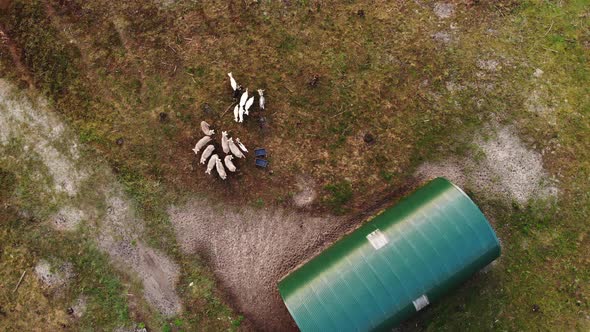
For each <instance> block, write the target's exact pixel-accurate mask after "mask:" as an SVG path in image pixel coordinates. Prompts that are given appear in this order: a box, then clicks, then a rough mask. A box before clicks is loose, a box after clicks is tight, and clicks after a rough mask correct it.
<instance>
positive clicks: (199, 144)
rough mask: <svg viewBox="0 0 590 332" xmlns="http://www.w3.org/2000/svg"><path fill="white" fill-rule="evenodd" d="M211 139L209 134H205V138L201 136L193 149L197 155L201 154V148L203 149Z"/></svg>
mask: <svg viewBox="0 0 590 332" xmlns="http://www.w3.org/2000/svg"><path fill="white" fill-rule="evenodd" d="M210 141H211V137H209V136H204V137H203V138H201V139H200V140H199V141H198V142H197V144H195V148H194V149H193V151H194V152H195V154H196V155H198V154H199V150H201V149H202V148H203V147H204V146H205V144H207V143H209V142H210Z"/></svg>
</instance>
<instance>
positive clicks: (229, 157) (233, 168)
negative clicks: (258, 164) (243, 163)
mask: <svg viewBox="0 0 590 332" xmlns="http://www.w3.org/2000/svg"><path fill="white" fill-rule="evenodd" d="M232 159H234V156H232V155H231V154H228V155H227V156H225V159H224V160H223V161H224V162H225V167H227V169H228V170H229V171H230V172H235V171H236V165H234V163H233V162H232Z"/></svg>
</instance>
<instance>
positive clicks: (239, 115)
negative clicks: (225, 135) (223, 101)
mask: <svg viewBox="0 0 590 332" xmlns="http://www.w3.org/2000/svg"><path fill="white" fill-rule="evenodd" d="M227 76H229V83H230V84H231V88H232V89H233V90H234V98H236V99H237V98H238V97H240V102H239V103H237V104H236V107H234V121H235V122H244V115H249V114H250V107H252V104H254V95H252V96H251V97H250V98H248V88H246V91H244V89H243V88H242V86H241V85H238V83H237V82H236V80H235V79H234V77H233V75H232V73H227ZM258 95H259V96H260V98H258V105H259V107H260V109H261V110H264V90H262V89H258Z"/></svg>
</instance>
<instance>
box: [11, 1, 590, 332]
mask: <svg viewBox="0 0 590 332" xmlns="http://www.w3.org/2000/svg"><path fill="white" fill-rule="evenodd" d="M7 3H9V4H8V5H7V6H8V7H7V9H5V10H3V11H2V10H0V28H1V30H2V33H3V34H2V36H0V37H2V41H1V43H2V44H1V45H0V46H2V47H0V76H2V78H4V79H7V80H9V81H11V82H13V83H14V84H16V85H17V86H19V87H20V88H22V89H27V88H28V90H29V91H30V93H31V94H32V95H34V96H37V95H40V96H43V97H44V98H46V99H47V100H48V103H49V108H50V109H51V110H52V112H54V113H55V114H57V116H58V117H59V119H61V120H62V121H63V122H64V123H65V124H66V125H67V126H68V127H69V128H71V130H72V133H73V136H75V137H74V139H76V140H77V141H78V142H80V144H82V145H83V146H84V149H85V150H84V151H85V152H84V153H85V155H87V156H88V158H96V159H97V160H100V161H101V162H102V161H104V162H105V164H106V165H108V167H109V168H110V170H111V171H112V173H113V174H115V176H116V180H117V181H118V182H119V183H121V184H122V186H123V188H124V189H125V191H126V194H127V195H128V196H129V197H130V200H131V201H132V203H133V207H134V209H135V210H136V211H137V214H138V216H139V217H140V218H142V219H143V220H144V222H145V232H144V234H143V239H144V240H145V242H146V243H147V244H148V245H149V246H151V247H153V248H156V249H158V250H161V251H162V252H164V253H166V254H167V255H169V256H170V257H172V259H173V260H174V261H175V262H176V263H177V264H178V265H179V266H180V281H179V282H178V284H177V292H178V293H179V294H180V297H181V299H182V301H183V303H184V311H182V312H181V313H180V314H178V315H176V316H173V317H163V316H160V315H158V314H155V313H154V312H153V309H152V308H150V307H149V305H148V304H147V303H145V301H143V300H136V301H134V300H133V298H141V296H139V295H138V294H140V293H141V284H140V283H138V281H137V280H132V278H129V277H128V276H126V275H125V274H122V273H120V271H119V270H118V269H117V268H116V267H115V266H113V265H112V264H111V263H109V259H108V257H107V256H105V255H104V253H102V252H101V251H100V250H98V249H97V246H96V243H95V242H94V240H93V239H92V238H91V237H90V236H89V235H88V234H87V233H85V232H72V233H63V232H57V231H55V230H53V229H51V228H49V227H48V226H47V224H46V223H45V222H44V220H45V219H47V218H49V217H50V216H51V215H52V214H53V213H55V211H56V209H57V208H56V206H57V205H59V204H60V202H61V201H62V200H63V199H64V198H60V199H55V200H53V198H52V197H53V196H52V194H51V193H50V192H45V191H44V190H43V189H41V188H42V187H43V186H44V183H46V182H47V183H51V181H52V180H51V178H50V177H49V176H47V175H46V174H45V173H47V172H41V173H43V174H44V175H42V176H41V178H39V177H35V176H33V175H32V173H31V172H30V170H31V169H36V168H38V167H41V168H42V166H36V165H38V164H31V165H30V166H28V168H27V167H25V168H21V167H20V166H19V165H20V163H21V162H22V160H24V159H22V158H24V157H22V156H23V155H24V154H23V151H20V149H22V144H20V143H19V142H12V143H10V144H2V145H1V146H0V152H1V153H2V156H0V178H1V179H2V181H1V183H0V188H1V192H0V199H1V201H0V203H2V204H3V206H4V209H3V210H1V212H0V220H1V223H0V329H7V330H11V329H21V330H33V329H38V328H40V327H41V326H51V327H55V328H59V326H60V324H65V325H67V326H70V327H71V328H73V329H79V330H93V329H105V330H106V329H113V328H116V327H119V326H132V325H135V326H145V325H147V326H148V328H150V330H159V329H162V330H174V331H177V330H226V329H236V328H239V327H240V324H241V323H240V322H241V321H242V320H243V319H244V317H241V316H240V309H239V308H235V307H234V306H233V304H232V303H231V297H227V296H226V295H224V293H223V290H222V288H221V287H220V286H219V285H218V283H217V282H216V277H215V274H214V272H213V271H212V270H211V269H210V267H208V265H207V262H206V261H204V260H203V259H202V257H198V255H197V256H192V255H186V254H183V253H182V252H181V250H179V248H178V244H177V243H176V241H177V240H176V237H175V234H174V231H173V230H172V227H171V224H170V221H169V220H168V219H169V218H168V215H167V212H166V211H167V207H168V206H169V205H170V204H176V203H179V202H184V201H186V200H187V199H189V198H190V197H195V196H196V197H205V198H208V199H212V200H217V201H220V202H226V203H228V204H233V205H246V206H251V207H253V208H261V209H262V208H269V209H273V208H281V209H287V210H302V209H304V210H305V211H307V212H308V213H311V214H315V215H321V214H336V215H345V216H354V215H356V214H357V213H360V212H363V211H365V210H366V209H367V207H369V206H373V204H374V202H376V201H380V198H381V197H384V196H388V193H390V192H393V191H395V190H396V189H398V188H400V187H402V186H406V185H408V183H414V182H415V181H416V180H415V179H414V175H415V172H416V169H417V168H418V167H419V166H420V165H422V164H424V163H425V162H440V161H445V160H448V159H449V158H451V159H452V158H455V159H457V158H459V159H461V158H467V159H470V160H475V161H476V162H477V161H478V160H481V159H482V158H484V156H482V151H481V148H480V147H479V145H478V143H477V140H478V139H479V138H481V139H483V140H484V141H485V140H486V139H492V138H493V135H494V129H493V128H510V130H511V132H514V133H515V135H516V136H517V137H519V138H520V140H521V141H522V142H523V144H524V145H525V146H526V148H527V149H529V150H530V151H533V152H535V153H538V154H539V155H542V165H541V166H542V169H543V171H544V172H545V173H546V174H547V179H550V180H551V183H552V184H553V185H554V186H555V187H556V188H557V192H558V194H557V196H556V197H545V196H538V195H537V196H535V195H533V196H532V197H531V198H529V199H527V200H526V201H525V202H519V201H517V200H515V199H514V198H511V197H506V196H505V195H502V194H500V193H496V192H493V191H491V192H482V191H478V190H477V188H476V187H475V186H473V185H471V186H468V188H467V190H468V191H469V192H470V193H471V194H472V196H473V198H474V199H475V200H476V201H477V202H478V203H479V204H480V206H481V207H482V210H483V211H484V213H486V215H487V216H489V217H490V219H491V220H492V222H493V226H494V228H495V230H496V232H497V233H498V236H499V237H500V239H501V241H502V246H503V255H502V258H501V259H500V261H499V263H498V264H496V265H495V266H494V267H493V268H492V269H490V271H489V272H487V273H485V274H480V275H478V276H477V277H475V278H474V280H472V281H470V282H469V283H467V285H465V286H464V287H462V288H461V289H459V290H458V291H457V292H456V293H453V294H452V295H450V296H448V297H447V298H446V299H445V300H444V302H443V303H441V304H440V305H436V306H433V307H432V308H430V309H428V310H426V311H425V312H424V313H423V314H421V315H419V316H418V317H417V318H416V319H414V320H412V321H410V322H408V323H407V324H406V326H405V327H404V328H407V329H410V330H414V329H415V330H430V331H440V330H447V331H457V330H510V331H513V330H580V331H583V330H588V329H590V286H589V285H590V256H589V254H588V253H589V252H590V236H589V234H588V233H589V232H590V226H589V224H588V220H590V119H589V116H590V65H589V64H590V61H589V60H590V2H589V1H588V0H571V1H541V0H538V1H537V0H527V1H512V0H502V1H483V0H482V1H467V0H465V1H449V2H447V3H445V4H443V2H431V1H396V2H392V1H377V2H375V3H373V2H368V1H339V2H330V1H239V2H236V1H231V2H230V1H227V2H203V3H198V2H189V1H149V2H148V1H137V0H135V1H133V0H131V1H122V2H110V1H103V0H97V1H81V0H65V1H63V0H60V1H58V0H45V1H35V0H30V1H24V0H14V1H8V2H7ZM0 7H2V6H0ZM230 71H231V72H233V74H234V76H235V77H236V79H237V80H238V81H239V83H241V84H242V85H244V86H245V87H248V88H249V89H250V90H249V91H253V90H255V89H257V88H263V89H265V96H266V100H267V110H266V111H264V112H258V111H255V112H254V113H253V116H251V117H249V118H248V119H247V121H246V122H245V123H244V124H243V125H238V124H236V123H235V122H234V121H233V116H232V114H231V110H229V111H227V110H228V109H229V107H230V106H231V105H232V102H233V99H232V98H231V91H230V87H229V82H228V78H227V76H226V74H227V72H230ZM162 114H164V115H162ZM259 116H264V117H265V123H264V125H261V124H260V122H259V119H258V117H259ZM0 120H1V119H0ZM201 120H207V121H208V122H209V123H211V124H212V125H213V126H214V127H215V128H216V131H218V132H220V131H221V130H229V131H230V132H231V134H232V135H233V136H238V137H240V138H241V139H242V141H243V142H244V143H245V144H246V145H247V146H248V148H254V147H256V146H264V147H266V148H267V149H268V150H269V159H270V162H271V169H272V173H271V172H268V171H263V170H260V169H257V168H256V167H255V166H254V165H253V163H252V160H247V161H246V162H241V163H240V164H239V166H240V172H239V173H238V174H236V176H230V178H229V179H228V180H227V181H225V182H224V181H221V180H220V179H218V178H215V177H210V176H208V175H206V174H204V169H203V168H202V167H201V166H200V165H198V160H197V159H196V157H195V156H194V154H193V153H192V152H191V150H190V149H191V148H192V146H193V145H194V144H195V142H196V141H197V140H198V139H199V138H200V137H201V131H200V126H199V123H200V122H201ZM490 128H492V129H490ZM369 137H370V138H372V140H371V139H367V138H369ZM118 139H122V142H123V143H122V144H117V140H118ZM367 141H368V142H367ZM64 148H65V147H64ZM27 160H29V159H27ZM30 162H31V163H33V162H34V161H30ZM302 177H305V178H307V179H311V180H312V181H308V182H306V183H308V184H307V185H308V186H310V187H311V190H312V191H313V192H316V193H317V199H315V200H314V202H313V203H312V204H311V206H308V207H305V208H301V207H297V206H296V205H295V204H294V203H293V199H292V198H293V197H294V196H295V195H297V193H298V192H299V191H300V188H299V186H298V185H300V183H299V182H300V181H301V180H300V179H301V178H302ZM85 190H87V191H92V188H86V189H85ZM43 195H47V196H43ZM45 198H47V199H45ZM22 211H30V213H23V212H22ZM49 252H51V255H48V253H49ZM39 259H49V260H54V263H56V264H58V262H62V261H68V262H71V263H72V265H73V269H74V270H75V275H76V277H75V278H74V281H72V282H71V283H70V286H69V287H68V288H67V289H66V290H65V291H63V292H57V293H55V294H54V293H52V292H48V291H47V290H45V289H44V288H43V287H42V286H41V285H40V284H38V283H36V282H33V281H29V280H33V279H34V278H33V277H32V273H31V272H29V273H30V274H31V275H29V276H27V279H25V281H26V282H25V283H23V284H22V285H21V286H20V288H19V290H18V292H17V293H13V292H12V287H13V286H14V284H15V282H16V281H18V279H19V277H20V275H21V273H22V271H24V270H26V269H29V270H30V269H31V268H32V267H33V266H34V265H35V264H36V262H37V261H38V260H39ZM29 277H30V279H29ZM188 284H192V286H190V287H189V286H188ZM125 294H135V296H126V295H125ZM81 295H84V296H85V298H86V303H87V308H88V309H87V312H88V314H87V315H84V316H82V318H81V319H79V320H72V319H71V318H70V317H68V315H67V314H66V313H65V310H66V308H68V307H69V306H71V303H73V302H75V300H76V299H77V298H79V297H80V296H81ZM31 306H35V308H36V310H30V308H31ZM23 308H28V309H23ZM7 315H9V316H7ZM3 316H4V317H10V319H4V317H3ZM245 318H246V319H247V318H248V317H245ZM3 324H4V325H3ZM242 328H243V329H250V328H252V327H251V326H249V325H247V326H243V325H242Z"/></svg>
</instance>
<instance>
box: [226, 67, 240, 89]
mask: <svg viewBox="0 0 590 332" xmlns="http://www.w3.org/2000/svg"><path fill="white" fill-rule="evenodd" d="M227 76H229V83H230V84H231V88H232V90H234V91H236V89H237V88H238V83H237V82H236V80H235V79H234V77H233V76H232V74H231V72H230V73H227Z"/></svg>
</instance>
